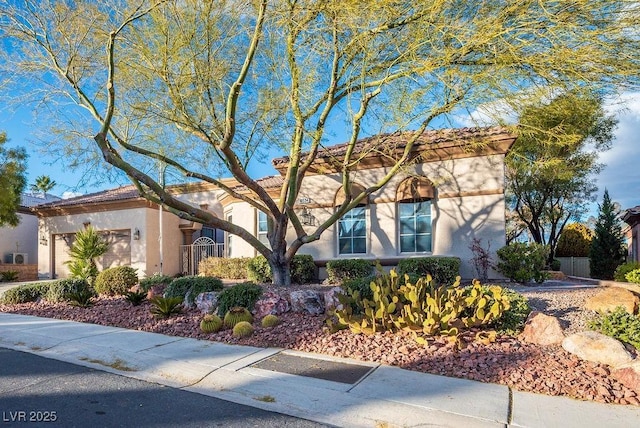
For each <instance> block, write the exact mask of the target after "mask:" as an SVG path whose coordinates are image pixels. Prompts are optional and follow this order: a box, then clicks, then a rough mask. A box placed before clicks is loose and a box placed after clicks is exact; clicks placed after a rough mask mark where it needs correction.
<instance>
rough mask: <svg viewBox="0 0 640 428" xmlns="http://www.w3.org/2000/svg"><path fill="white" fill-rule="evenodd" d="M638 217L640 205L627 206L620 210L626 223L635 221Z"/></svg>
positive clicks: (639, 215)
mask: <svg viewBox="0 0 640 428" xmlns="http://www.w3.org/2000/svg"><path fill="white" fill-rule="evenodd" d="M638 217H640V205H636V206H635V207H633V208H627V209H626V210H624V211H623V212H622V220H623V221H624V222H626V223H628V224H631V223H636V222H637V220H638Z"/></svg>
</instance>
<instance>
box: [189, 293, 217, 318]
mask: <svg viewBox="0 0 640 428" xmlns="http://www.w3.org/2000/svg"><path fill="white" fill-rule="evenodd" d="M218 294H219V293H218V292H217V291H210V292H207V293H200V294H198V296H197V297H196V301H195V305H196V308H198V310H199V311H200V312H202V313H203V314H210V313H213V312H214V311H215V310H216V309H217V308H218Z"/></svg>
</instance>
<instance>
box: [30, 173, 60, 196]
mask: <svg viewBox="0 0 640 428" xmlns="http://www.w3.org/2000/svg"><path fill="white" fill-rule="evenodd" d="M56 184H57V183H56V182H55V181H54V180H51V177H49V176H48V175H41V176H40V177H37V178H36V182H35V183H34V184H32V185H31V191H33V192H41V193H45V194H46V193H47V192H48V191H49V190H51V189H53V188H54V187H55V186H56Z"/></svg>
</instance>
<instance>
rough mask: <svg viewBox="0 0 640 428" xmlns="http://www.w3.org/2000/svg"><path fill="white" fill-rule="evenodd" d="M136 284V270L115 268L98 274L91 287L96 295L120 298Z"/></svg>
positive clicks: (127, 267) (125, 267) (129, 267)
mask: <svg viewBox="0 0 640 428" xmlns="http://www.w3.org/2000/svg"><path fill="white" fill-rule="evenodd" d="M137 283H138V273H137V269H134V268H132V267H131V266H116V267H112V268H109V269H105V270H103V271H102V272H100V273H99V274H98V276H97V277H96V280H95V283H94V285H93V286H94V287H95V289H96V291H97V292H98V294H106V295H109V296H114V295H118V296H121V295H123V294H124V293H126V292H127V291H129V289H130V288H131V287H133V286H134V285H136V284H137Z"/></svg>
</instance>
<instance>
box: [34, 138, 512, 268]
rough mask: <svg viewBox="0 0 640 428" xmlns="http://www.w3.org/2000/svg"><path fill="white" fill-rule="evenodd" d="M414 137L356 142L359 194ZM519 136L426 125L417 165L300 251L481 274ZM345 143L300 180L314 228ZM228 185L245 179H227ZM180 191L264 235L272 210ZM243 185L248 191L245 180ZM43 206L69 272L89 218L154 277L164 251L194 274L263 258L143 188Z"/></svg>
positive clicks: (304, 214) (115, 248)
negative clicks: (202, 263)
mask: <svg viewBox="0 0 640 428" xmlns="http://www.w3.org/2000/svg"><path fill="white" fill-rule="evenodd" d="M408 135H409V134H406V133H405V134H400V133H397V134H388V135H379V136H376V137H371V138H367V139H363V140H360V141H359V142H358V143H357V146H356V150H355V152H356V153H358V154H360V155H361V157H362V158H363V159H362V161H361V162H360V164H359V165H358V167H357V171H354V172H353V174H352V177H353V180H352V181H353V183H354V184H353V185H352V189H351V191H352V193H353V194H354V195H355V194H359V192H361V191H362V190H363V189H364V188H365V187H367V186H371V185H373V184H374V183H376V182H377V181H378V180H379V179H380V178H381V177H382V176H383V175H384V174H385V173H386V172H388V170H389V168H390V165H391V164H390V162H389V161H388V159H391V158H393V157H394V156H397V155H398V153H399V152H400V151H402V150H403V148H404V147H405V146H406V138H407V136H408ZM514 141H515V136H513V135H512V134H510V133H508V132H507V131H506V130H505V129H504V128H500V127H494V128H465V129H456V130H440V131H428V132H425V133H424V134H422V135H421V136H419V138H418V141H417V142H416V144H415V146H414V148H413V150H412V162H411V163H410V164H409V165H406V166H405V167H403V169H402V171H401V172H400V173H399V174H398V175H396V176H395V177H393V178H392V179H391V181H390V182H389V183H388V184H387V185H386V186H385V187H383V188H382V189H380V190H379V191H377V192H375V193H373V194H372V195H371V196H370V197H369V198H368V200H366V201H364V202H363V203H362V204H361V206H359V207H356V208H354V209H353V210H351V211H350V212H348V213H347V214H346V215H345V216H344V217H343V218H342V219H341V220H339V221H338V223H336V224H335V225H334V226H333V227H331V228H329V229H327V230H326V231H325V232H324V233H323V234H322V236H321V238H320V240H319V241H317V242H314V243H311V244H307V245H305V246H303V247H302V248H301V250H300V251H299V253H300V254H310V255H312V256H313V258H314V260H315V261H316V262H317V263H318V264H319V265H321V266H323V265H324V263H326V262H327V261H328V260H332V259H339V258H361V259H370V260H372V261H374V260H379V261H380V262H381V263H382V264H383V265H387V266H390V265H395V264H397V262H398V261H399V260H401V259H403V258H407V257H418V256H431V255H434V256H435V255H437V256H456V257H459V258H460V259H461V260H462V266H461V275H462V276H463V278H472V277H473V276H474V275H475V274H476V273H475V271H474V268H473V265H472V263H471V262H470V260H471V258H472V257H473V254H472V253H471V250H470V249H469V247H470V245H471V242H472V240H473V238H478V239H480V240H481V243H482V244H483V245H484V246H485V247H487V246H490V248H491V250H492V252H493V253H494V254H495V250H497V249H498V248H500V247H502V246H503V245H504V244H505V202H504V180H505V175H504V156H505V154H506V153H507V151H508V150H509V148H510V147H511V145H512V144H513V142H514ZM371 148H375V150H373V151H370V149H371ZM345 149H346V145H337V146H332V147H328V148H326V149H324V150H322V151H321V152H320V153H319V154H318V157H317V159H316V161H315V162H314V164H313V166H312V168H311V170H310V171H309V174H308V175H307V176H306V177H305V178H304V180H303V181H302V185H301V190H300V195H299V199H298V201H297V204H296V206H295V209H296V211H297V212H298V213H299V214H300V217H301V219H302V221H303V223H304V224H305V226H304V227H305V228H307V229H308V230H309V231H311V230H313V228H314V226H316V225H318V224H320V223H321V222H323V221H325V220H326V219H327V218H328V217H329V216H330V215H331V214H332V213H333V212H334V210H335V207H336V206H338V205H340V203H341V202H342V201H343V200H344V197H345V196H344V193H343V192H342V190H341V183H342V182H341V177H340V174H339V173H338V172H337V171H339V168H340V167H341V158H342V157H343V156H344V154H345ZM287 163H288V158H286V157H284V158H278V159H274V160H273V164H274V166H275V168H276V170H278V172H280V173H281V174H284V172H285V171H286V167H287ZM259 181H260V183H261V185H262V186H263V187H264V188H265V189H267V191H268V192H270V193H271V194H272V195H273V196H274V197H276V198H277V197H278V196H279V191H280V188H281V187H282V184H283V178H282V176H275V177H265V178H263V179H261V180H259ZM225 184H226V185H230V186H233V185H234V184H236V185H237V182H235V181H234V180H233V179H228V180H226V181H225ZM170 190H171V192H172V193H174V194H176V195H179V197H180V198H181V199H183V200H184V201H188V202H190V203H192V204H193V205H195V206H200V207H201V208H205V209H208V210H209V211H211V212H212V213H214V214H215V215H216V216H217V217H219V218H225V219H227V220H229V221H231V222H233V223H234V224H237V225H239V226H242V227H244V228H245V229H247V230H250V231H251V230H253V231H254V233H255V235H256V236H257V237H258V238H259V239H261V240H264V241H266V239H267V232H268V222H267V221H266V215H265V214H264V213H261V212H259V211H257V210H256V209H255V208H253V207H252V206H250V205H249V204H247V203H246V202H243V201H240V200H237V199H235V198H232V197H231V196H229V195H227V194H226V193H224V192H223V191H221V190H220V189H218V188H216V187H215V186H213V185H210V184H204V183H198V184H185V185H179V186H171V187H170ZM236 190H238V191H240V192H246V193H249V191H248V190H247V189H246V188H244V187H243V186H239V185H237V187H236ZM36 211H37V213H38V216H39V217H41V219H42V221H41V233H43V234H45V235H46V236H48V237H49V239H48V241H49V242H50V243H51V244H50V245H47V246H44V245H41V246H40V249H39V252H40V255H39V260H40V268H41V269H42V270H46V271H49V272H50V273H51V274H52V275H56V276H64V275H66V272H67V271H66V266H65V265H64V261H65V260H67V258H68V256H67V255H66V251H67V249H68V248H69V246H70V245H71V243H72V241H73V236H74V233H75V232H76V231H77V230H79V229H80V228H82V227H83V225H84V224H89V223H90V224H91V225H92V226H94V227H95V228H97V229H98V230H100V231H102V232H103V233H104V234H105V236H107V237H108V239H109V240H110V242H111V243H112V246H111V250H110V252H109V254H108V255H105V257H104V258H103V260H102V261H101V264H102V266H103V267H108V266H112V265H117V264H126V265H131V266H133V267H135V268H138V270H139V272H140V273H141V274H145V275H151V274H153V273H154V272H158V271H160V259H161V257H162V260H163V263H162V271H163V272H164V273H165V274H175V273H179V272H182V273H194V271H195V268H196V266H197V262H198V260H199V259H200V258H202V257H203V256H207V255H213V256H219V257H253V256H255V255H256V251H255V249H253V247H251V246H250V245H249V244H247V243H246V242H244V241H243V240H241V239H240V238H238V237H235V236H232V235H229V234H226V233H223V232H222V231H220V230H216V229H213V228H210V227H207V226H204V227H203V226H201V225H199V224H194V223H192V222H187V221H184V220H181V219H179V218H178V217H177V216H175V215H173V214H171V213H168V212H166V211H164V212H163V214H162V215H161V214H160V211H159V209H158V206H157V205H156V204H153V203H150V202H148V201H146V200H144V199H142V198H141V197H139V195H138V192H137V191H136V190H135V188H134V187H133V186H125V187H120V188H118V189H112V190H107V191H104V192H98V193H95V194H91V195H86V196H80V197H77V198H72V199H67V200H64V201H58V202H53V203H50V204H46V205H43V206H40V207H38V208H37V209H36ZM161 217H162V223H161V222H160V218H161ZM160 224H162V246H160V242H159V236H160V235H161V233H160ZM292 236H293V231H292ZM322 273H323V270H321V274H322Z"/></svg>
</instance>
